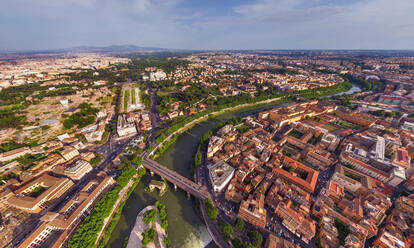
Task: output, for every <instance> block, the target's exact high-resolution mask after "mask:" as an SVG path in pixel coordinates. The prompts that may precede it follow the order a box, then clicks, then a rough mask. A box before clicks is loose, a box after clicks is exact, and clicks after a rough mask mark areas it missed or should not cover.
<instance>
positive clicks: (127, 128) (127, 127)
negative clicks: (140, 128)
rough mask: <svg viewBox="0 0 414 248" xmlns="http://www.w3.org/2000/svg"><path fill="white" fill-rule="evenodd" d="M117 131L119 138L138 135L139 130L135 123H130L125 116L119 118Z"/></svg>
mask: <svg viewBox="0 0 414 248" xmlns="http://www.w3.org/2000/svg"><path fill="white" fill-rule="evenodd" d="M116 131H117V133H118V135H119V137H122V136H129V135H135V134H137V128H136V127H135V123H134V122H128V121H127V118H126V116H125V115H119V116H118V123H117V128H116Z"/></svg>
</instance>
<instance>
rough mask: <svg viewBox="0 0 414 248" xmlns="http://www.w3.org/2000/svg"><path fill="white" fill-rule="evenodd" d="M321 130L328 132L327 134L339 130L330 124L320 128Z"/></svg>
mask: <svg viewBox="0 0 414 248" xmlns="http://www.w3.org/2000/svg"><path fill="white" fill-rule="evenodd" d="M322 128H324V129H326V130H328V131H329V132H335V131H336V130H339V128H338V127H337V126H335V125H333V124H330V123H329V124H326V125H324V126H322Z"/></svg>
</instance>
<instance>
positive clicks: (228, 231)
mask: <svg viewBox="0 0 414 248" xmlns="http://www.w3.org/2000/svg"><path fill="white" fill-rule="evenodd" d="M232 234H233V227H232V226H231V225H230V224H225V225H224V226H223V227H222V228H221V235H222V236H223V238H224V240H229V239H230V237H231V235H232Z"/></svg>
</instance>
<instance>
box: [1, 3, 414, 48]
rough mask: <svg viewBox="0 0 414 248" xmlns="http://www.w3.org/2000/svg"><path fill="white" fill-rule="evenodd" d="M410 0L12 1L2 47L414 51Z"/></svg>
mask: <svg viewBox="0 0 414 248" xmlns="http://www.w3.org/2000/svg"><path fill="white" fill-rule="evenodd" d="M413 12H414V2H413V1H410V0H395V1H390V0H254V1H246V0H240V1H235V0H229V1H218V0H210V1H199V0H198V1H190V0H169V1H160V0H154V1H150V0H122V1H118V0H100V1H98V0H67V1H56V0H37V1H31V0H14V1H1V2H0V30H2V35H1V37H0V50H2V51H21V50H49V49H60V48H70V47H75V46H108V45H138V46H144V47H160V48H172V49H213V50H214V49H413V48H414V45H413V44H414V42H413V40H414V32H413V31H414V30H413V26H412V24H413V23H414V15H412V13H413Z"/></svg>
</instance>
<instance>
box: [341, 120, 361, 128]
mask: <svg viewBox="0 0 414 248" xmlns="http://www.w3.org/2000/svg"><path fill="white" fill-rule="evenodd" d="M336 124H338V125H339V126H342V127H344V128H349V129H353V130H357V129H360V128H361V126H360V125H356V124H352V123H350V122H347V121H343V120H339V121H338V122H337V123H336Z"/></svg>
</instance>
